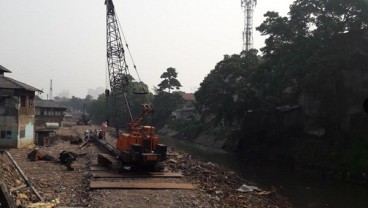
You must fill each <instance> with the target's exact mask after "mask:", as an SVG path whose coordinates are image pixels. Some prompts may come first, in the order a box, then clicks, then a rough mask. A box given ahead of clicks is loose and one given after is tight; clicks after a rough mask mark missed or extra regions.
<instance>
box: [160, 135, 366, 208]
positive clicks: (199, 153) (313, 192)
mask: <svg viewBox="0 0 368 208" xmlns="http://www.w3.org/2000/svg"><path fill="white" fill-rule="evenodd" d="M161 141H162V143H165V144H167V145H170V146H173V147H175V148H176V149H178V150H183V151H185V152H188V153H190V154H191V155H192V156H193V157H195V158H197V159H200V160H203V161H208V162H212V163H216V164H219V165H220V166H223V167H224V168H226V169H229V170H231V171H235V172H237V173H238V174H240V175H241V176H242V177H243V178H244V179H246V180H247V181H249V183H250V184H251V185H256V186H258V187H260V188H263V189H266V190H277V191H278V192H279V193H281V194H282V195H283V196H285V197H287V198H288V199H289V201H290V202H291V203H292V204H293V205H294V206H295V207H296V208H368V187H363V186H358V185H353V184H347V183H337V182H333V181H330V180H328V179H321V178H319V179H316V178H318V177H313V176H311V175H309V174H305V173H304V174H302V173H296V172H295V171H293V170H291V169H289V168H287V167H285V166H280V165H277V164H265V163H260V162H251V161H246V160H243V159H241V158H240V157H239V156H237V155H236V154H229V153H226V152H224V151H221V150H217V149H213V148H209V147H205V146H202V145H198V144H193V143H190V142H186V141H182V140H176V139H172V138H161Z"/></svg>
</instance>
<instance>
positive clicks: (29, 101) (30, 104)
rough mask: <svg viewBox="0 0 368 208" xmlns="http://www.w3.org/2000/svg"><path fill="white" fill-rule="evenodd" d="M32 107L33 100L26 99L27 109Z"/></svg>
mask: <svg viewBox="0 0 368 208" xmlns="http://www.w3.org/2000/svg"><path fill="white" fill-rule="evenodd" d="M33 105H34V100H33V99H31V98H30V99H28V107H30V108H32V107H33Z"/></svg>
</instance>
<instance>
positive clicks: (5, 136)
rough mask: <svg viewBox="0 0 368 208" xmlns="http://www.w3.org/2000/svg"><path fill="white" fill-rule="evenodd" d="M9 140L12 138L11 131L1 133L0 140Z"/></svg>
mask: <svg viewBox="0 0 368 208" xmlns="http://www.w3.org/2000/svg"><path fill="white" fill-rule="evenodd" d="M11 138H12V133H11V131H1V133H0V139H11Z"/></svg>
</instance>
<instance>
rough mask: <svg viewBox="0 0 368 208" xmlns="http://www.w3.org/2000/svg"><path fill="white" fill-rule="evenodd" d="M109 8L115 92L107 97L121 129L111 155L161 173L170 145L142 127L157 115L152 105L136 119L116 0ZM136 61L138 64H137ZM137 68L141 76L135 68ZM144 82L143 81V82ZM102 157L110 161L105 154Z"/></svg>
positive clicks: (108, 33)
mask: <svg viewBox="0 0 368 208" xmlns="http://www.w3.org/2000/svg"><path fill="white" fill-rule="evenodd" d="M105 5H106V14H107V16H106V39H107V64H108V73H109V81H110V89H111V92H110V91H108V90H107V91H106V96H107V97H111V102H112V104H113V110H112V111H113V119H112V121H113V125H114V126H115V128H116V129H117V142H116V148H114V149H113V150H112V151H110V152H113V153H114V154H113V155H114V156H116V157H118V158H119V160H120V161H121V162H122V165H123V166H130V167H152V168H154V169H155V170H161V169H162V165H161V162H163V161H164V160H166V153H167V146H166V145H164V144H160V143H159V141H160V140H159V138H158V137H157V135H156V134H155V128H154V127H153V126H147V125H142V124H143V122H144V121H145V119H146V118H147V117H149V116H151V115H152V114H153V109H152V108H151V105H150V104H143V105H142V109H141V113H140V114H139V115H138V116H137V117H135V118H134V119H133V116H132V113H131V110H130V106H129V95H128V94H129V93H130V92H131V90H129V86H130V85H129V81H130V80H131V79H130V77H131V75H130V74H129V70H128V65H127V63H126V61H125V51H124V48H123V42H122V39H121V35H120V29H119V28H120V27H119V23H118V20H117V16H116V13H115V7H114V3H113V1H112V0H105ZM124 40H125V38H124ZM125 42H126V41H125ZM125 46H126V48H127V49H128V50H129V48H128V44H125ZM129 53H130V52H129ZM132 62H133V64H134V61H132ZM134 68H135V69H136V72H137V74H138V71H137V68H136V66H135V65H134ZM138 78H139V75H138ZM139 81H140V80H139ZM140 83H142V82H141V81H140ZM140 94H142V93H140ZM126 118H130V122H127V128H126V129H124V128H123V125H124V121H126ZM109 120H110V119H109ZM122 129H124V130H122ZM101 142H102V143H105V142H103V141H101ZM107 149H111V147H107ZM99 158H102V160H106V158H103V156H101V155H100V156H99ZM99 161H100V160H99Z"/></svg>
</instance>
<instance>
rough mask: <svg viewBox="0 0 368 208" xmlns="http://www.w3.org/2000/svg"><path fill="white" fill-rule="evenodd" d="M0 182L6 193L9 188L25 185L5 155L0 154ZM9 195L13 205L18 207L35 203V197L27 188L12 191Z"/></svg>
mask: <svg viewBox="0 0 368 208" xmlns="http://www.w3.org/2000/svg"><path fill="white" fill-rule="evenodd" d="M0 180H2V181H4V182H5V184H6V186H7V188H8V191H9V190H10V189H11V188H15V187H19V186H21V185H22V184H25V181H24V179H23V178H22V177H21V176H20V174H19V173H18V171H17V169H16V168H15V167H14V165H13V164H12V163H11V161H10V160H9V158H7V156H6V155H5V154H0ZM11 195H12V196H13V198H14V200H15V204H16V206H18V207H25V206H27V205H29V204H31V203H32V202H34V201H36V198H35V196H33V195H32V194H31V191H30V190H29V189H28V188H23V189H20V190H17V191H14V192H13V193H12V194H11Z"/></svg>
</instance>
